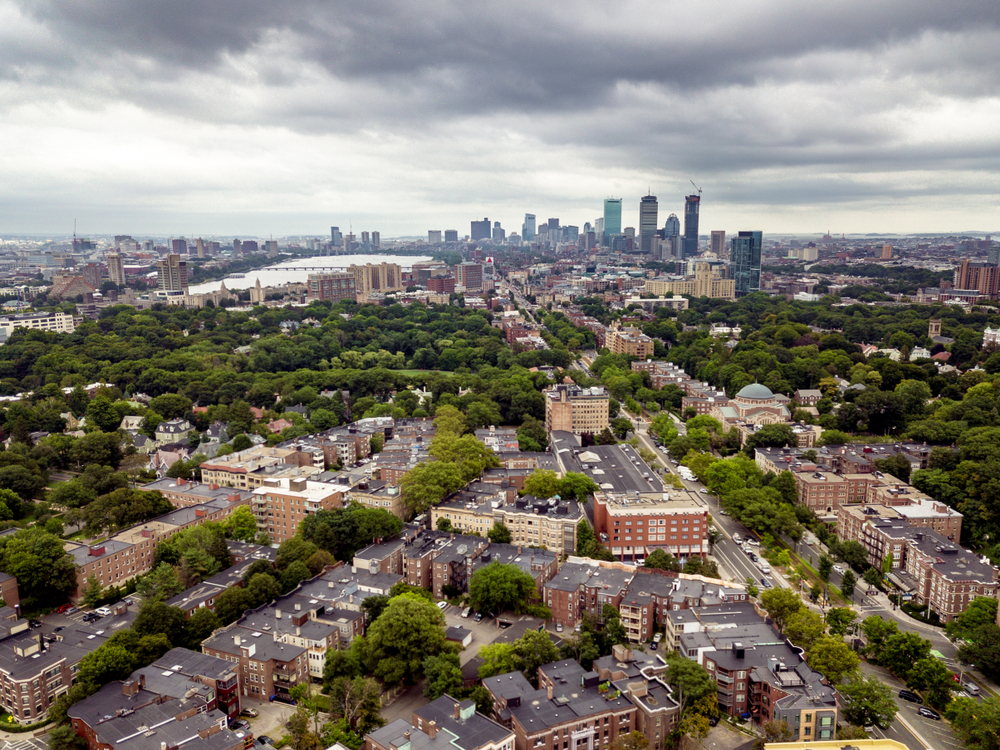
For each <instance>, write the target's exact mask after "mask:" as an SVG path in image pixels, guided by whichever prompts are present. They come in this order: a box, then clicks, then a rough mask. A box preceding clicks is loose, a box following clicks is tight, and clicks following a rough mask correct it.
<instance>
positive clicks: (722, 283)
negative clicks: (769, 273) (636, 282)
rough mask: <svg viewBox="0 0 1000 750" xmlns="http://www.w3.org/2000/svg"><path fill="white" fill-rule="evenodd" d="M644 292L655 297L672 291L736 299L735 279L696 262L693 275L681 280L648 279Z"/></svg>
mask: <svg viewBox="0 0 1000 750" xmlns="http://www.w3.org/2000/svg"><path fill="white" fill-rule="evenodd" d="M646 292H647V293H649V294H654V295H656V296H657V297H660V296H663V295H665V294H667V293H672V294H675V295H681V294H683V295H687V296H689V297H710V298H713V299H736V281H735V280H734V279H724V278H722V276H721V275H720V274H719V272H718V270H716V269H713V268H712V266H711V265H709V264H708V263H697V264H695V271H694V276H687V277H685V278H684V279H681V280H666V279H663V280H661V279H648V280H647V281H646Z"/></svg>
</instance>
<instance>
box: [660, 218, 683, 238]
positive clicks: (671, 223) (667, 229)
mask: <svg viewBox="0 0 1000 750" xmlns="http://www.w3.org/2000/svg"><path fill="white" fill-rule="evenodd" d="M680 233H681V220H680V219H678V218H677V214H670V216H668V217H667V223H666V224H664V225H663V236H664V237H666V238H667V239H670V238H671V237H679V236H680Z"/></svg>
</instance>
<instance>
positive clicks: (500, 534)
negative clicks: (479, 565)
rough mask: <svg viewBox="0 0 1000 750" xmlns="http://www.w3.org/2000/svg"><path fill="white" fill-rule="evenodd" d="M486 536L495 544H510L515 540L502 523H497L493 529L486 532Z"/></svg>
mask: <svg viewBox="0 0 1000 750" xmlns="http://www.w3.org/2000/svg"><path fill="white" fill-rule="evenodd" d="M486 536H487V538H488V539H489V540H490V541H491V542H493V543H494V544H510V542H511V539H513V538H514V537H513V535H512V534H511V533H510V529H508V528H507V527H506V526H505V525H504V524H503V522H502V521H496V522H495V523H494V524H493V528H492V529H490V530H489V531H487V532H486Z"/></svg>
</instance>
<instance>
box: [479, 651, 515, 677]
mask: <svg viewBox="0 0 1000 750" xmlns="http://www.w3.org/2000/svg"><path fill="white" fill-rule="evenodd" d="M478 656H479V658H480V660H481V661H482V663H481V664H480V665H479V678H480V679H482V680H485V679H486V678H487V677H495V676H496V675H498V674H509V673H510V672H517V671H519V670H520V669H521V666H522V664H521V659H520V657H519V656H518V655H517V651H516V649H515V648H514V644H513V643H491V644H489V645H486V646H483V647H482V648H480V649H479V654H478Z"/></svg>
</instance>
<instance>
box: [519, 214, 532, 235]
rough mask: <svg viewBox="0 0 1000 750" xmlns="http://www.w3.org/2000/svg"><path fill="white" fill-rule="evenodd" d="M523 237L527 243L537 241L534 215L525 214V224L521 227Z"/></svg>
mask: <svg viewBox="0 0 1000 750" xmlns="http://www.w3.org/2000/svg"><path fill="white" fill-rule="evenodd" d="M521 236H522V237H524V239H525V240H526V241H527V242H531V241H532V240H533V239H535V215H534V214H525V215H524V223H523V224H522V225H521Z"/></svg>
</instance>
